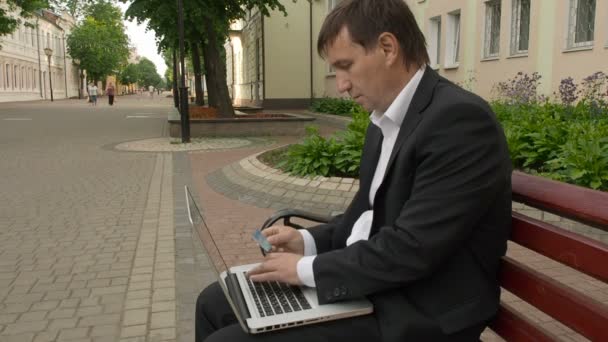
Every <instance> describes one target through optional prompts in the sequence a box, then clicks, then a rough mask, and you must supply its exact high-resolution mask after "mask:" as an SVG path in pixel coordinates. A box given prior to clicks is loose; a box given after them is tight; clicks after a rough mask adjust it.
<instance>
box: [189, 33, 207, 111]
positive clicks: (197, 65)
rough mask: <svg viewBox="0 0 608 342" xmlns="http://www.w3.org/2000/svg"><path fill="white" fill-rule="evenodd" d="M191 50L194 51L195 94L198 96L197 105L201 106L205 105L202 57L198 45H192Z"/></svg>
mask: <svg viewBox="0 0 608 342" xmlns="http://www.w3.org/2000/svg"><path fill="white" fill-rule="evenodd" d="M190 49H192V66H193V67H194V93H195V95H196V102H195V103H196V104H197V105H199V106H203V105H205V98H204V94H203V77H202V72H201V56H200V54H199V52H198V51H199V50H198V44H196V43H191V44H190Z"/></svg>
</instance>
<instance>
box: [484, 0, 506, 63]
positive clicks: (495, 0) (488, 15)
mask: <svg viewBox="0 0 608 342" xmlns="http://www.w3.org/2000/svg"><path fill="white" fill-rule="evenodd" d="M495 5H498V9H499V11H498V18H496V17H495V16H494V12H493V11H492V8H493V6H495ZM485 6H486V10H485V25H484V38H483V42H484V43H483V59H494V58H498V57H499V56H500V26H501V20H500V17H501V16H502V1H501V0H488V1H486V2H485ZM497 20H498V25H497V26H496V25H495V23H496V21H497ZM493 27H494V28H496V30H493V29H492V28H493ZM493 39H497V41H496V44H497V50H496V51H495V52H492V51H491V50H492V40H493Z"/></svg>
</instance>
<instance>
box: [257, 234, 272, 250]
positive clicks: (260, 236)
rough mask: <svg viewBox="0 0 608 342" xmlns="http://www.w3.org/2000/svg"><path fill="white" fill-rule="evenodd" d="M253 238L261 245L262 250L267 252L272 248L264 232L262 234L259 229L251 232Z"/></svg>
mask: <svg viewBox="0 0 608 342" xmlns="http://www.w3.org/2000/svg"><path fill="white" fill-rule="evenodd" d="M253 239H254V240H255V242H257V243H258V245H260V247H262V249H263V250H264V252H266V253H268V252H270V251H271V250H272V245H271V244H270V242H268V240H267V239H266V237H265V236H264V234H262V231H261V230H259V229H256V230H255V232H253Z"/></svg>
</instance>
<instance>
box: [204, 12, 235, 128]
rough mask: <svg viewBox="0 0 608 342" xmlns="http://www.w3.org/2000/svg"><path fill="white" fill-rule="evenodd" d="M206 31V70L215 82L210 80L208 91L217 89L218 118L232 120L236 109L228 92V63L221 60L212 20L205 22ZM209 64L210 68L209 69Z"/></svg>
mask: <svg viewBox="0 0 608 342" xmlns="http://www.w3.org/2000/svg"><path fill="white" fill-rule="evenodd" d="M205 29H206V32H207V37H208V38H209V44H208V45H207V46H206V49H205V51H204V52H203V54H204V57H205V61H206V63H205V69H206V71H207V75H208V76H211V75H213V81H212V82H209V80H208V83H207V89H208V91H209V90H211V88H212V87H215V91H216V96H217V112H218V116H219V117H224V118H230V117H233V116H234V107H232V99H230V93H229V92H228V83H227V80H226V61H225V60H222V59H221V56H220V53H219V46H220V45H219V44H218V37H217V32H216V31H215V29H214V28H213V25H212V23H211V21H210V20H206V21H205ZM207 64H208V65H209V68H207ZM209 83H211V85H210V84H209Z"/></svg>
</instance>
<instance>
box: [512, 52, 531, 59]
mask: <svg viewBox="0 0 608 342" xmlns="http://www.w3.org/2000/svg"><path fill="white" fill-rule="evenodd" d="M524 57H528V53H527V52H525V53H518V54H514V55H511V56H508V57H507V59H511V58H524Z"/></svg>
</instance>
